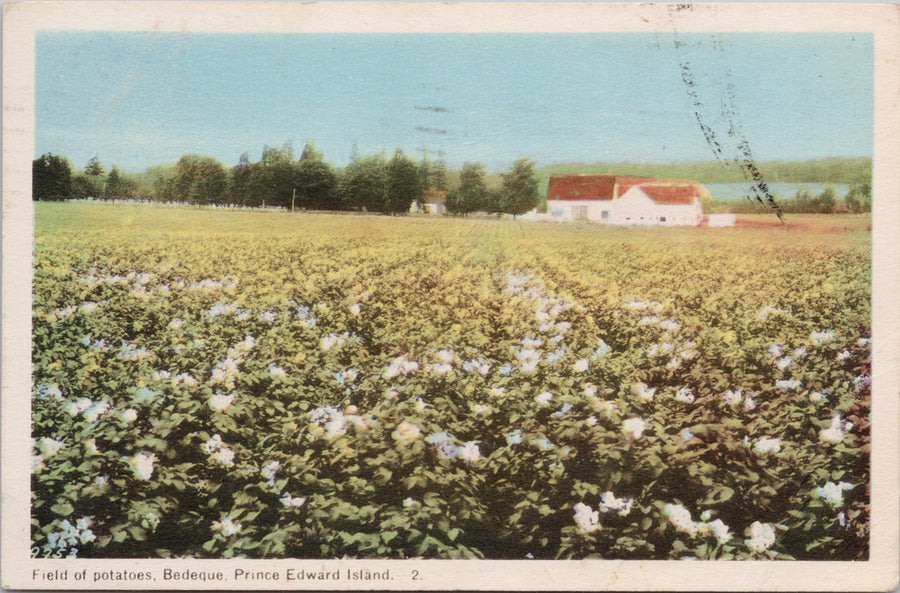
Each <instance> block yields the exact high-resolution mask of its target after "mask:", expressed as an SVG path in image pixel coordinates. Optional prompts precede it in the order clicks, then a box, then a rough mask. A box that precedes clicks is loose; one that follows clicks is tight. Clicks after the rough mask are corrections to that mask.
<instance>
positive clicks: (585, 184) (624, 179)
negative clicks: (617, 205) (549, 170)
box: [547, 175, 702, 204]
mask: <svg viewBox="0 0 900 593" xmlns="http://www.w3.org/2000/svg"><path fill="white" fill-rule="evenodd" d="M636 185H637V186H640V188H641V189H642V190H643V191H644V193H646V194H647V195H648V196H649V197H650V199H651V200H653V201H654V202H656V203H657V204H693V203H694V202H695V201H696V200H699V199H700V195H701V190H700V188H701V187H702V186H701V185H700V184H699V183H696V182H693V181H680V180H668V179H666V180H663V179H654V178H652V177H634V176H621V175H552V176H551V177H550V185H549V186H548V187H547V200H548V201H549V200H614V199H616V198H621V197H622V196H623V195H625V192H627V191H628V190H629V189H631V188H632V187H634V186H636Z"/></svg>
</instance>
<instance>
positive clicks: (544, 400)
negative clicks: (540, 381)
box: [534, 391, 553, 406]
mask: <svg viewBox="0 0 900 593" xmlns="http://www.w3.org/2000/svg"><path fill="white" fill-rule="evenodd" d="M534 399H535V401H536V402H537V403H538V404H539V405H541V406H546V405H547V404H549V403H550V400H551V399H553V394H552V393H550V392H549V391H542V392H541V393H540V394H539V395H538V396H537V397H535V398H534Z"/></svg>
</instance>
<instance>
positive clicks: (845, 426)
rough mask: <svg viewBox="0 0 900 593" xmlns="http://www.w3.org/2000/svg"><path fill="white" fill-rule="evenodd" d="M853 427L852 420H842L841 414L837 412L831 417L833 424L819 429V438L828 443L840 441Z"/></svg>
mask: <svg viewBox="0 0 900 593" xmlns="http://www.w3.org/2000/svg"><path fill="white" fill-rule="evenodd" d="M852 429H853V423H852V422H849V421H847V420H841V415H840V414H835V415H833V416H832V417H831V425H830V426H829V427H828V428H825V429H823V430H820V431H819V440H821V441H824V442H826V443H833V444H836V443H840V442H841V441H843V440H844V437H846V436H847V433H849V432H850V431H851V430H852Z"/></svg>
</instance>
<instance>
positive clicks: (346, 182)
mask: <svg viewBox="0 0 900 593" xmlns="http://www.w3.org/2000/svg"><path fill="white" fill-rule="evenodd" d="M387 179H388V175H387V160H386V159H385V158H384V154H383V153H379V154H376V155H374V156H365V157H360V156H357V158H356V159H354V160H353V161H352V162H351V163H350V164H349V165H347V167H346V168H345V169H344V173H343V175H341V179H340V183H339V185H338V188H339V192H340V194H341V199H342V203H343V204H344V206H345V207H347V208H350V209H352V210H365V211H367V212H384V211H385V210H386V208H387V193H388V184H387Z"/></svg>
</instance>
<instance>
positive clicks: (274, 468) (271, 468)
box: [261, 460, 281, 482]
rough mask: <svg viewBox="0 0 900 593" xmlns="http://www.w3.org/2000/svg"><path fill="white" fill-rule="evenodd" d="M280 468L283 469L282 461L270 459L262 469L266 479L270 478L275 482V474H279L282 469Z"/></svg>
mask: <svg viewBox="0 0 900 593" xmlns="http://www.w3.org/2000/svg"><path fill="white" fill-rule="evenodd" d="M280 469H281V462H280V461H275V460H273V461H270V462H269V463H267V464H265V465H264V466H263V468H262V470H261V471H262V475H263V477H264V478H265V479H266V480H268V481H269V482H274V481H275V474H277V473H278V470H280Z"/></svg>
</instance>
